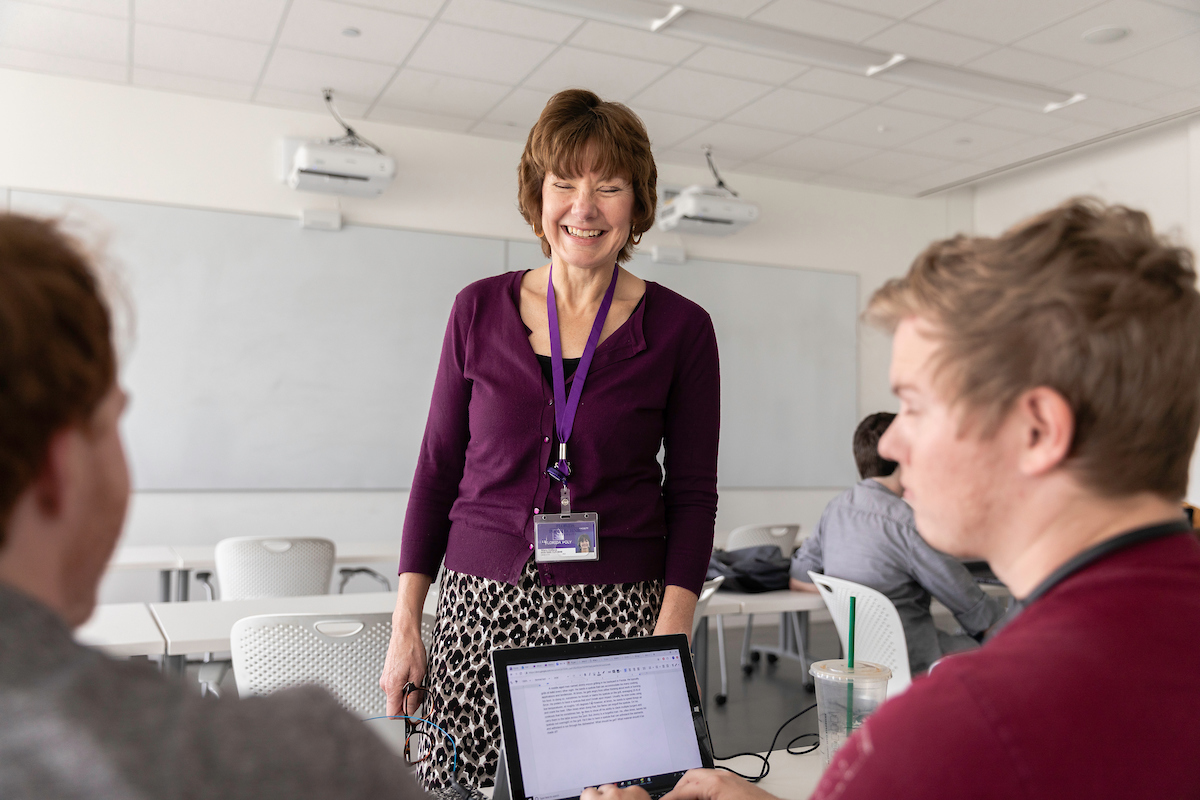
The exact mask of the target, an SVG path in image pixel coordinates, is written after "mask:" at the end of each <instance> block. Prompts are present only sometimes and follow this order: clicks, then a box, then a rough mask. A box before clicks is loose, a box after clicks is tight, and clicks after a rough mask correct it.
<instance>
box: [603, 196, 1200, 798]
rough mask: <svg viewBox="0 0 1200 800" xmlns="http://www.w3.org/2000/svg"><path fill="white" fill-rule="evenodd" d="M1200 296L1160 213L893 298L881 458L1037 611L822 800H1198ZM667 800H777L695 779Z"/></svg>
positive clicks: (1100, 220) (1028, 243)
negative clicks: (890, 403) (891, 401)
mask: <svg viewBox="0 0 1200 800" xmlns="http://www.w3.org/2000/svg"><path fill="white" fill-rule="evenodd" d="M1195 284H1196V273H1195V271H1194V269H1193V266H1192V255H1191V254H1190V253H1189V252H1188V251H1187V250H1184V249H1182V248H1177V247H1172V246H1170V245H1168V244H1166V243H1164V242H1162V241H1161V240H1159V239H1158V238H1157V237H1156V236H1155V235H1154V232H1153V230H1152V229H1151V226H1150V222H1149V220H1148V219H1147V218H1146V216H1145V215H1144V214H1142V213H1139V212H1136V211H1131V210H1129V209H1126V208H1121V207H1106V206H1102V205H1100V204H1099V203H1097V202H1095V201H1073V202H1070V203H1068V204H1065V205H1063V206H1061V207H1059V208H1056V209H1054V210H1052V211H1049V212H1046V213H1044V214H1042V215H1040V216H1038V217H1035V218H1033V219H1031V220H1028V221H1026V222H1024V223H1022V224H1020V225H1018V226H1017V227H1015V228H1013V229H1012V230H1010V231H1008V232H1006V233H1004V234H1003V235H1001V236H999V237H998V238H995V239H991V238H985V237H964V236H960V237H957V238H954V239H950V240H948V241H943V242H938V243H935V244H933V245H932V246H930V247H929V248H928V249H927V250H926V251H925V252H924V253H923V254H922V255H921V256H919V257H918V258H917V260H916V262H915V263H914V264H913V266H912V269H911V270H910V271H909V273H908V275H907V277H905V278H903V279H899V280H895V281H891V282H889V283H888V284H887V285H885V286H884V287H883V288H882V289H880V290H879V291H878V292H876V294H875V297H874V298H873V299H872V301H871V304H870V307H869V309H868V314H869V316H870V317H871V318H872V319H873V320H874V321H876V322H878V323H880V324H882V325H883V326H884V327H886V328H887V329H888V330H891V331H893V332H894V334H895V339H894V341H893V350H892V369H891V380H892V387H893V390H894V391H895V392H896V394H897V395H899V397H900V416H899V417H898V418H897V419H896V422H895V423H894V424H893V425H892V426H891V427H890V428H889V429H888V431H887V433H886V434H885V435H884V437H883V439H882V440H880V443H879V452H880V453H881V454H882V455H883V456H884V457H885V458H890V459H894V460H895V461H898V462H899V463H900V467H901V469H902V470H903V478H902V480H903V483H904V495H905V497H906V498H907V499H908V501H909V503H910V504H911V505H912V507H913V512H914V514H915V516H916V521H917V529H918V530H920V531H921V535H922V536H923V537H924V538H925V539H926V540H927V541H928V542H929V543H930V544H931V545H933V546H934V547H936V548H938V549H939V550H943V551H945V552H948V553H952V554H954V555H958V556H973V557H977V558H985V559H987V561H988V563H989V564H990V565H991V567H992V570H993V571H994V572H995V573H996V575H997V576H998V577H999V578H1000V579H1001V580H1003V581H1004V583H1005V584H1007V585H1008V587H1009V588H1010V589H1011V590H1012V592H1013V594H1014V595H1015V596H1016V597H1017V598H1019V601H1020V607H1021V609H1022V610H1021V611H1020V613H1019V614H1018V616H1016V617H1015V618H1013V619H1011V620H1010V621H1009V622H1008V623H1007V624H1006V625H1005V626H1004V627H1003V628H1001V629H1000V630H999V631H998V632H997V633H995V634H994V635H993V636H991V637H990V638H989V640H988V642H987V644H985V645H984V646H983V647H981V648H980V649H978V650H975V651H973V652H970V653H963V654H961V655H958V656H955V657H954V658H951V659H948V660H946V661H945V662H944V663H943V664H942V665H941V666H939V667H938V668H937V669H935V670H934V671H933V672H931V673H930V674H929V675H928V676H927V677H925V678H922V679H920V680H917V681H915V682H914V683H913V685H912V688H911V689H909V690H908V691H907V692H906V693H904V694H902V695H900V696H899V697H896V698H894V699H892V700H890V701H888V702H887V703H885V704H884V705H883V706H882V707H881V708H880V709H879V710H878V711H876V712H875V713H874V714H873V715H872V716H870V717H869V718H868V719H867V720H866V722H865V724H864V725H863V726H862V728H861V729H859V730H858V731H857V732H855V734H854V735H853V736H851V737H850V739H849V741H848V742H847V743H846V744H845V746H843V748H842V749H841V750H839V751H838V753H837V754H836V755H835V757H834V760H833V762H832V763H831V764H830V766H829V768H828V769H827V770H826V771H825V774H824V775H823V776H822V779H821V782H820V785H819V786H818V787H817V791H816V794H815V795H814V796H815V797H817V798H834V797H837V798H842V799H843V800H855V799H856V798H899V799H902V798H910V797H911V798H918V797H919V798H943V797H945V798H950V797H954V798H960V797H970V798H993V797H994V798H1014V797H1022V798H1046V799H1047V800H1061V799H1062V798H1065V797H1086V798H1092V799H1096V798H1099V799H1100V800H1104V799H1105V798H1121V800H1130V798H1155V800H1158V798H1164V797H1171V798H1182V797H1200V758H1196V757H1195V754H1196V753H1197V752H1200V724H1198V722H1197V721H1198V720H1200V636H1197V634H1196V632H1197V631H1198V630H1200V542H1197V540H1196V537H1195V536H1194V535H1192V533H1191V531H1190V530H1189V526H1188V525H1187V523H1186V521H1185V520H1184V518H1183V516H1182V514H1181V513H1180V506H1179V502H1180V500H1181V499H1182V497H1183V495H1184V492H1185V490H1186V489H1187V483H1188V463H1189V460H1190V458H1191V455H1192V449H1193V446H1194V444H1195V442H1196V435H1197V432H1200V380H1197V377H1196V376H1197V375H1200V294H1198V293H1197V291H1196V285H1195ZM621 791H622V790H618V789H616V788H613V787H604V789H603V791H601V792H597V791H596V790H591V791H589V792H587V793H585V795H584V797H583V800H597V798H599V797H604V798H606V799H607V798H611V800H617V797H618V795H619V794H620V792H621ZM626 797H629V798H634V797H642V795H638V794H636V793H634V794H632V795H626ZM667 797H669V798H670V800H698V799H699V798H705V800H733V799H734V798H747V799H748V798H751V797H756V798H764V800H765V798H768V797H769V795H767V794H766V793H765V792H763V791H762V790H761V789H758V788H756V787H754V786H751V785H750V784H748V783H746V782H744V781H741V780H740V779H737V778H734V777H733V776H731V775H729V773H721V772H717V771H705V770H695V771H692V772H689V773H688V774H687V775H685V776H684V778H683V779H682V780H681V781H680V783H679V785H678V786H677V787H676V788H675V790H674V791H673V792H672V793H671V794H670V795H667Z"/></svg>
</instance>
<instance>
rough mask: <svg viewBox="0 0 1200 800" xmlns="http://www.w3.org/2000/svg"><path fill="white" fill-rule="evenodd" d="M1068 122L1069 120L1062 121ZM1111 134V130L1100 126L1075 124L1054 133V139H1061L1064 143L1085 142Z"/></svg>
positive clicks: (1086, 123)
mask: <svg viewBox="0 0 1200 800" xmlns="http://www.w3.org/2000/svg"><path fill="white" fill-rule="evenodd" d="M1064 121H1065V122H1070V120H1064ZM1108 133H1112V129H1111V128H1105V127H1103V126H1100V125H1092V124H1091V123H1089V122H1075V123H1072V124H1070V125H1068V126H1067V127H1065V128H1063V129H1061V130H1057V131H1055V132H1054V138H1055V139H1062V140H1063V141H1066V142H1086V141H1088V140H1090V139H1095V138H1096V137H1097V136H1104V135H1105V134H1108Z"/></svg>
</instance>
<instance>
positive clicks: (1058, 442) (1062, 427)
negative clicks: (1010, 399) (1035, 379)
mask: <svg viewBox="0 0 1200 800" xmlns="http://www.w3.org/2000/svg"><path fill="white" fill-rule="evenodd" d="M1013 413H1014V414H1016V417H1017V419H1016V422H1017V424H1018V425H1019V431H1020V435H1021V437H1022V441H1021V453H1020V461H1019V464H1020V468H1021V471H1022V472H1023V473H1024V474H1026V475H1029V476H1034V475H1043V474H1045V473H1047V472H1049V471H1051V470H1053V469H1054V468H1055V467H1057V466H1058V465H1059V464H1061V463H1062V462H1063V461H1064V460H1066V458H1067V454H1068V453H1070V452H1071V442H1072V441H1074V438H1075V414H1074V413H1073V412H1072V411H1071V406H1070V404H1068V403H1067V400H1066V398H1065V397H1063V396H1062V395H1061V394H1059V393H1058V392H1056V391H1055V390H1053V389H1051V388H1049V387H1047V386H1038V387H1036V388H1033V389H1030V390H1029V391H1027V392H1025V393H1023V394H1022V395H1021V396H1020V397H1019V398H1018V399H1017V402H1016V405H1015V407H1014V409H1013Z"/></svg>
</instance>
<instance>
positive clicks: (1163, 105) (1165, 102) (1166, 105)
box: [1141, 92, 1200, 114]
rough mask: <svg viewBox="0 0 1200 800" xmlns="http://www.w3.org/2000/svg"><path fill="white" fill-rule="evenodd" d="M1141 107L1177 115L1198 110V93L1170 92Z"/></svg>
mask: <svg viewBox="0 0 1200 800" xmlns="http://www.w3.org/2000/svg"><path fill="white" fill-rule="evenodd" d="M1141 105H1142V106H1144V107H1146V108H1153V109H1154V110H1155V111H1160V112H1162V113H1163V114H1178V113H1180V112H1181V111H1190V110H1192V109H1193V108H1200V92H1171V93H1170V94H1165V95H1163V96H1162V97H1156V98H1154V99H1153V100H1147V101H1146V102H1144V103H1142V104H1141Z"/></svg>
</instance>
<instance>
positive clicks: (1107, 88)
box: [1071, 70, 1173, 105]
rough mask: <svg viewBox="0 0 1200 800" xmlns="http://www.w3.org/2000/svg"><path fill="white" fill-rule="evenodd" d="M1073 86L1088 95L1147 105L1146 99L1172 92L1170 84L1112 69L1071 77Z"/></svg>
mask: <svg viewBox="0 0 1200 800" xmlns="http://www.w3.org/2000/svg"><path fill="white" fill-rule="evenodd" d="M1071 88H1073V89H1074V90H1075V91H1077V92H1083V93H1084V94H1086V95H1087V96H1088V97H1102V98H1104V99H1105V100H1116V101H1119V102H1122V103H1131V104H1133V105H1145V104H1146V101H1148V100H1153V99H1154V98H1156V97H1162V96H1163V95H1165V94H1170V93H1171V92H1172V91H1173V90H1172V88H1171V87H1170V86H1167V85H1165V84H1161V83H1155V82H1154V81H1148V80H1144V79H1142V78H1134V77H1131V76H1129V75H1122V74H1121V73H1119V72H1113V71H1111V70H1100V71H1096V72H1089V73H1088V74H1087V75H1080V76H1079V77H1078V78H1072V79H1071Z"/></svg>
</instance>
